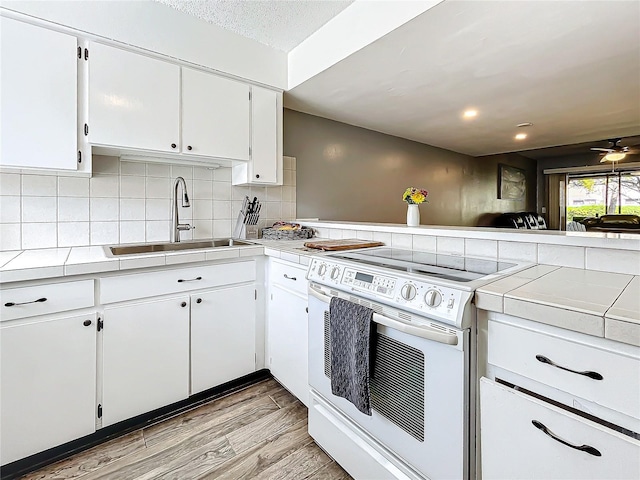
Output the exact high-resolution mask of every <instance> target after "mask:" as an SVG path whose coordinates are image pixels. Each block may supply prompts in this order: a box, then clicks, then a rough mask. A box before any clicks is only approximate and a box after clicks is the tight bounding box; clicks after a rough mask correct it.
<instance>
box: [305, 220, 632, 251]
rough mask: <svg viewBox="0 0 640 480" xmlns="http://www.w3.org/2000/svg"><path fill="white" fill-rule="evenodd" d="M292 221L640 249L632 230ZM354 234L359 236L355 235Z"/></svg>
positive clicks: (353, 229) (354, 228) (344, 227)
mask: <svg viewBox="0 0 640 480" xmlns="http://www.w3.org/2000/svg"><path fill="white" fill-rule="evenodd" d="M296 222H298V223H300V224H302V225H304V226H307V227H311V228H314V229H317V230H319V231H322V230H323V229H331V230H347V231H349V236H352V234H353V233H354V232H382V233H388V234H405V235H419V236H439V237H449V238H467V239H479V240H496V241H497V240H502V241H511V242H525V243H538V244H548V245H565V246H580V247H598V248H611V249H613V248H615V249H619V250H632V251H640V234H633V233H608V232H565V231H558V230H526V229H511V228H495V227H462V226H447V225H419V226H417V227H408V226H407V225H404V224H396V223H365V222H342V221H331V220H317V219H297V220H296ZM321 236H322V235H321ZM358 238H360V236H359V235H358Z"/></svg>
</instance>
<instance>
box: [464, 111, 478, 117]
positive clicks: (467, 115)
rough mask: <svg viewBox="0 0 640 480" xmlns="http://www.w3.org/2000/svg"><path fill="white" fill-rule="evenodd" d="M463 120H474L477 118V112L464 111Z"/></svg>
mask: <svg viewBox="0 0 640 480" xmlns="http://www.w3.org/2000/svg"><path fill="white" fill-rule="evenodd" d="M462 116H463V117H464V118H474V117H477V116H478V111H477V110H465V112H464V114H463V115H462Z"/></svg>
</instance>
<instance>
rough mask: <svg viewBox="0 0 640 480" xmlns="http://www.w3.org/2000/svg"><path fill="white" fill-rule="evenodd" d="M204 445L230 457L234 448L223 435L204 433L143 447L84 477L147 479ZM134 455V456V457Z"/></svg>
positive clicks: (209, 449) (115, 479)
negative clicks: (169, 442) (136, 452)
mask: <svg viewBox="0 0 640 480" xmlns="http://www.w3.org/2000/svg"><path fill="white" fill-rule="evenodd" d="M204 446H206V447H207V448H208V451H209V452H210V453H209V454H210V455H212V456H220V457H223V458H229V457H231V456H233V455H235V452H234V451H233V449H232V448H231V445H229V441H228V440H227V438H226V437H222V438H214V439H211V438H209V437H208V436H207V435H206V432H205V433H202V432H201V433H200V434H198V435H195V436H194V437H189V438H186V439H183V440H182V441H180V442H177V443H175V444H174V445H172V446H171V447H169V448H161V447H166V445H155V446H154V447H151V448H148V449H147V450H146V451H145V455H138V454H135V455H132V456H129V457H128V458H127V460H128V461H127V462H114V463H112V464H110V465H107V466H106V467H104V468H101V469H100V470H98V471H96V472H93V473H90V474H88V475H86V476H85V477H84V478H83V480H96V479H100V480H149V479H153V478H155V477H156V476H157V475H158V474H159V473H162V472H163V471H164V469H165V468H168V466H169V465H171V464H172V463H174V462H175V461H176V460H178V459H179V458H180V457H182V456H183V455H187V454H188V453H189V452H191V451H193V450H195V449H198V448H200V447H204ZM134 457H135V458H134Z"/></svg>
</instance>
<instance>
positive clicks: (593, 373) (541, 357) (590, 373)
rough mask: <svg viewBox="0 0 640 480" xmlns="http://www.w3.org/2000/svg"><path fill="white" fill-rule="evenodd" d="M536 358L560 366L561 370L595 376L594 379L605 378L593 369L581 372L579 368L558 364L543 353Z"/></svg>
mask: <svg viewBox="0 0 640 480" xmlns="http://www.w3.org/2000/svg"><path fill="white" fill-rule="evenodd" d="M536 360H538V361H539V362H542V363H546V364H548V365H551V366H553V367H556V368H559V369H560V370H565V371H567V372H571V373H575V374H578V375H584V376H585V377H589V378H593V379H594V380H602V378H603V377H602V375H600V374H599V373H598V372H591V371H585V372H579V371H577V370H571V369H570V368H567V367H563V366H562V365H558V364H557V363H555V362H553V361H552V360H550V359H548V358H547V357H545V356H543V355H536Z"/></svg>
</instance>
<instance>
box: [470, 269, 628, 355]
mask: <svg viewBox="0 0 640 480" xmlns="http://www.w3.org/2000/svg"><path fill="white" fill-rule="evenodd" d="M475 301H476V306H477V307H478V308H480V309H483V310H488V311H493V312H499V313H505V314H508V315H513V316H515V317H520V318H526V319H528V320H533V321H536V322H540V323H545V324H548V325H553V326H557V327H560V328H564V329H566V330H573V331H576V332H580V333H585V334H587V335H594V336H597V337H604V338H609V339H611V340H615V341H618V342H624V343H629V344H631V345H637V346H640V277H638V276H633V275H625V274H620V273H609V272H598V271H593V270H583V269H577V268H570V267H555V266H549V265H538V266H535V267H532V268H530V269H527V270H524V271H522V272H518V273H516V274H514V275H512V276H509V277H506V278H503V279H500V280H498V281H496V282H493V283H490V284H488V285H484V286H482V287H480V288H478V290H476V297H475Z"/></svg>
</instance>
